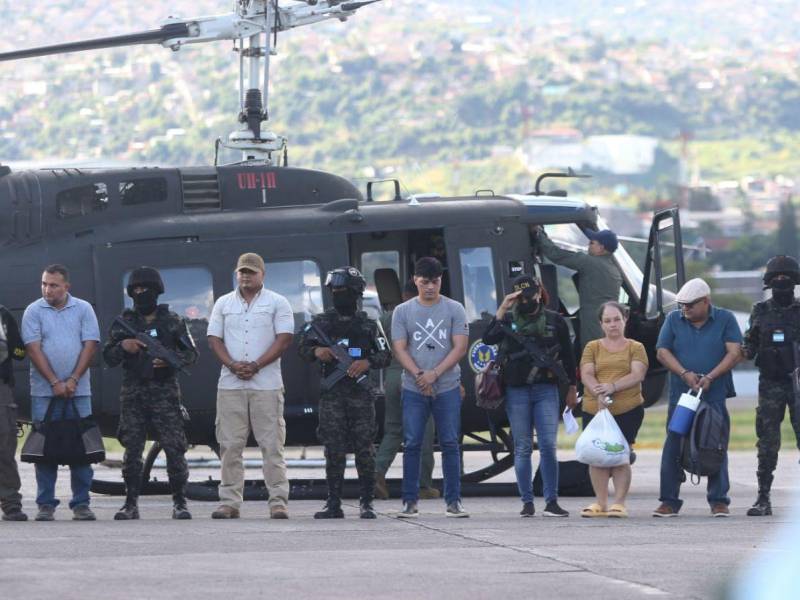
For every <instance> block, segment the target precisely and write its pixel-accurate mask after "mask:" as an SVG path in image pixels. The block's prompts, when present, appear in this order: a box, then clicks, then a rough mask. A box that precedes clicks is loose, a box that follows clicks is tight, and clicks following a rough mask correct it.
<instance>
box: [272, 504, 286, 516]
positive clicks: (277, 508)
mask: <svg viewBox="0 0 800 600" xmlns="http://www.w3.org/2000/svg"><path fill="white" fill-rule="evenodd" d="M269 518H270V519H288V518H289V510H288V509H287V508H286V507H285V506H284V505H283V504H275V505H273V506H270V507H269Z"/></svg>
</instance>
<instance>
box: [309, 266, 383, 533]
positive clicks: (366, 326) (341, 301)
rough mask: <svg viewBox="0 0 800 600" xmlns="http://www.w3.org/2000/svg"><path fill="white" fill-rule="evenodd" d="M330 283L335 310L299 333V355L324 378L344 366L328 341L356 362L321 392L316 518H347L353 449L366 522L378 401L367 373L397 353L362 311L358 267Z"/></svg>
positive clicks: (370, 515) (332, 276)
mask: <svg viewBox="0 0 800 600" xmlns="http://www.w3.org/2000/svg"><path fill="white" fill-rule="evenodd" d="M325 285H326V286H327V287H328V289H330V291H331V294H332V295H333V308H332V309H329V310H327V311H325V312H324V313H322V314H320V315H317V316H315V317H314V319H313V321H312V322H311V323H309V324H307V325H305V326H304V327H303V329H302V330H301V331H300V334H299V340H298V347H299V352H300V356H301V357H302V358H303V359H305V360H307V361H309V362H311V361H314V360H319V361H320V362H321V363H322V376H323V378H326V377H329V376H331V375H332V374H333V373H334V371H335V370H336V369H337V368H339V369H341V368H342V366H343V365H342V364H341V362H340V361H339V360H337V359H336V357H335V355H334V353H333V351H332V350H331V348H330V346H328V344H329V343H330V344H335V345H336V346H339V348H338V349H337V350H341V349H344V350H345V351H346V352H347V355H349V357H351V358H352V359H353V362H352V363H351V364H350V365H349V367H348V368H347V370H346V374H345V376H343V377H342V378H341V379H339V380H338V381H337V382H336V383H335V384H334V385H333V386H332V387H331V388H330V389H328V390H324V389H323V390H322V391H321V394H320V400H319V428H318V429H317V437H318V438H319V440H320V441H321V442H322V443H323V444H324V445H325V474H326V477H327V482H328V501H327V503H326V504H325V508H324V509H323V510H322V511H320V512H318V513H315V514H314V518H315V519H341V518H343V517H344V513H343V512H342V501H341V498H342V484H343V482H344V470H345V464H346V455H347V452H348V450H350V449H352V450H353V451H354V452H355V458H356V469H357V471H358V481H359V485H360V488H361V498H360V507H361V510H360V516H361V518H362V519H374V518H375V511H374V510H373V507H372V496H373V490H374V488H375V447H374V445H373V441H374V438H375V433H376V424H375V398H374V394H373V391H372V389H370V387H369V384H368V383H367V382H368V378H367V377H366V375H367V372H368V371H369V369H370V368H372V369H382V368H384V367H386V366H388V365H389V363H390V362H391V359H392V354H391V351H390V350H389V344H388V342H387V341H386V337H385V336H384V334H383V332H382V331H381V329H380V327H379V326H378V324H377V323H376V322H375V321H373V320H372V319H369V318H368V317H367V315H366V313H364V312H361V311H359V310H358V301H359V300H360V299H361V297H362V296H363V293H364V288H365V287H366V281H365V280H364V277H363V276H362V275H361V273H360V272H359V271H358V269H356V268H354V267H341V268H339V269H334V270H333V271H331V272H329V273H328V277H327V279H326V282H325ZM322 338H325V339H322ZM326 342H327V343H326Z"/></svg>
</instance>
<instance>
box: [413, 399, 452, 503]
mask: <svg viewBox="0 0 800 600" xmlns="http://www.w3.org/2000/svg"><path fill="white" fill-rule="evenodd" d="M431 413H433V421H434V423H435V424H436V433H437V434H438V435H439V447H440V448H441V449H442V474H443V475H444V499H445V502H447V503H448V504H450V503H451V502H456V501H458V500H460V499H461V451H460V448H459V443H458V441H459V437H460V436H461V392H460V391H459V389H458V388H457V387H456V388H453V389H452V390H448V391H446V392H442V393H440V394H436V395H435V396H423V395H422V394H419V393H417V392H412V391H410V390H405V389H404V390H403V440H404V442H403V443H404V445H405V448H404V450H403V502H416V501H417V500H418V499H419V469H420V454H421V449H422V440H423V438H424V437H425V427H426V425H427V423H428V419H429V418H430V416H431Z"/></svg>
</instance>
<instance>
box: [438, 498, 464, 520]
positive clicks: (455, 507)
mask: <svg viewBox="0 0 800 600" xmlns="http://www.w3.org/2000/svg"><path fill="white" fill-rule="evenodd" d="M444 514H445V516H447V517H453V518H456V519H465V518H467V517H469V513H468V512H467V511H465V510H464V507H463V506H462V505H461V501H460V500H456V501H455V502H451V503H450V504H448V505H447V510H446V511H444Z"/></svg>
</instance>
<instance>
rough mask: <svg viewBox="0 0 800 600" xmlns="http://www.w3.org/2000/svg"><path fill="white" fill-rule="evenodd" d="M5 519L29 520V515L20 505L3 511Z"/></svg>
mask: <svg viewBox="0 0 800 600" xmlns="http://www.w3.org/2000/svg"><path fill="white" fill-rule="evenodd" d="M2 518H3V521H27V520H28V515H26V514H25V513H24V512H22V509H21V508H20V507H18V506H15V507H14V508H9V509H8V510H6V511H4V512H3V517H2Z"/></svg>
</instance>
